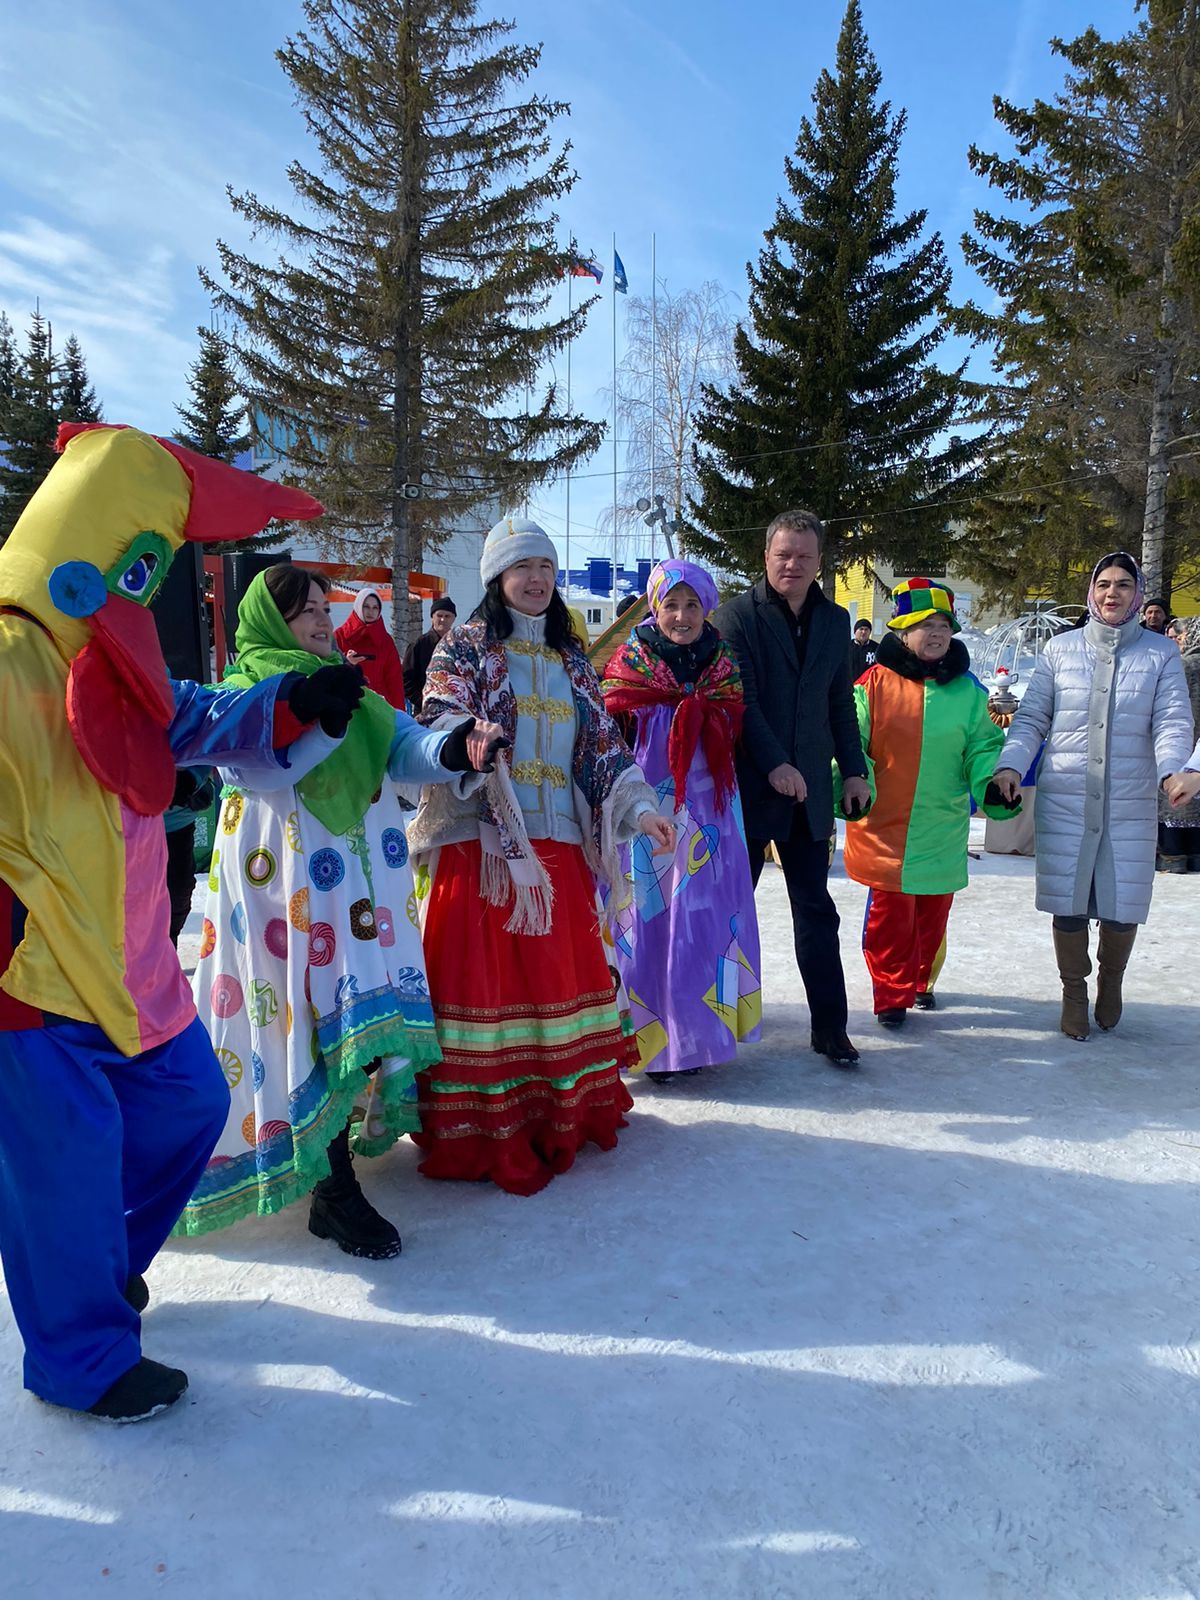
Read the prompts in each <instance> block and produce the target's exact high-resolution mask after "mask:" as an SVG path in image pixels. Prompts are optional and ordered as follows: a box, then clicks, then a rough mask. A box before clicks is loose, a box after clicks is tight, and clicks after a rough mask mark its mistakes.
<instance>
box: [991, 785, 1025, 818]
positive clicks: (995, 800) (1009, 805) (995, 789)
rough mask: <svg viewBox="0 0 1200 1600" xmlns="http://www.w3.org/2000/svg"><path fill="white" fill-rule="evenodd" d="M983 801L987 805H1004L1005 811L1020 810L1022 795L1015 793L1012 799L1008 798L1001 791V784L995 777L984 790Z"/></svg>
mask: <svg viewBox="0 0 1200 1600" xmlns="http://www.w3.org/2000/svg"><path fill="white" fill-rule="evenodd" d="M983 803H984V805H985V806H1003V807H1004V809H1005V811H1019V810H1020V809H1021V796H1020V795H1019V794H1018V795H1014V796H1013V798H1012V799H1011V800H1006V799H1005V798H1004V796H1003V795H1002V794H1001V793H1000V785H999V784H998V783H997V782H996V781H995V779H993V780H992V782H991V783H989V784H988V786H987V788H986V789H985V790H984V791H983Z"/></svg>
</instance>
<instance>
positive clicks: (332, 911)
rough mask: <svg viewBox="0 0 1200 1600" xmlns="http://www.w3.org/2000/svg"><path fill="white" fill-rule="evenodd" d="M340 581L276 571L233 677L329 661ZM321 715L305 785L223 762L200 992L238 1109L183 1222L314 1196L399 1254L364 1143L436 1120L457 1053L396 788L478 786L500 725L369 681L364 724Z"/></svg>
mask: <svg viewBox="0 0 1200 1600" xmlns="http://www.w3.org/2000/svg"><path fill="white" fill-rule="evenodd" d="M328 589H329V584H328V581H327V580H326V579H325V578H324V577H322V576H320V575H319V574H316V573H311V572H307V571H305V570H304V569H303V568H301V567H294V566H291V565H290V564H283V565H280V566H275V567H271V568H270V569H269V570H268V571H266V572H264V573H260V574H259V575H258V576H257V577H256V578H255V579H254V581H253V582H252V583H251V585H250V587H249V589H248V590H247V592H246V596H245V598H244V600H243V601H242V603H241V605H240V606H239V608H238V629H237V662H236V665H235V666H234V667H233V668H232V669H231V671H230V672H229V673H228V674H227V676H226V680H225V681H226V682H227V683H229V684H232V685H234V686H241V685H245V684H251V683H258V682H259V681H260V680H261V679H263V678H266V677H271V676H273V675H274V674H276V673H280V672H299V673H303V674H304V675H305V676H311V675H312V674H313V673H314V672H316V671H317V669H318V668H319V667H322V666H327V665H328V664H329V661H330V657H331V656H333V655H334V645H333V625H332V622H331V619H330V615H329V600H328ZM321 726H322V729H323V734H322V737H324V738H325V739H326V741H327V743H328V753H327V754H326V755H325V757H324V759H323V760H321V762H320V764H319V765H317V766H316V767H314V768H313V770H312V771H311V772H309V773H308V775H307V776H305V777H302V778H300V779H299V780H298V781H294V782H292V781H289V774H288V773H286V772H282V773H281V774H280V775H279V777H280V785H281V786H280V787H277V788H273V789H270V790H269V791H268V790H265V789H264V786H263V783H262V782H261V781H260V780H258V779H255V780H254V781H253V782H251V781H249V780H246V779H244V778H243V775H242V774H240V773H238V772H237V771H234V770H223V771H222V777H223V779H224V780H225V785H226V787H225V790H224V800H223V804H222V807H221V820H220V825H219V827H218V830H217V848H216V851H215V852H214V854H213V865H212V872H211V875H210V877H209V896H208V903H207V905H206V907H205V912H206V915H205V918H204V928H203V936H202V943H201V948H200V961H199V964H198V966H197V968H196V976H195V980H194V990H195V996H196V1005H197V1009H198V1011H199V1013H200V1016H201V1019H202V1020H203V1021H204V1023H205V1024H206V1025H207V1027H208V1029H209V1031H210V1033H211V1034H212V1038H213V1044H214V1046H215V1047H216V1051H217V1056H218V1059H219V1060H220V1061H221V1062H222V1064H223V1066H224V1068H225V1076H226V1078H227V1080H228V1082H229V1086H230V1091H231V1094H232V1109H231V1111H230V1116H229V1121H228V1122H227V1124H226V1127H225V1131H224V1133H223V1134H222V1136H221V1139H220V1141H219V1143H218V1144H217V1148H216V1151H215V1153H214V1155H213V1158H212V1161H211V1162H210V1163H209V1166H208V1168H207V1170H206V1172H205V1174H204V1177H203V1178H202V1179H201V1182H200V1184H199V1186H198V1187H197V1189H196V1192H195V1194H194V1195H193V1197H192V1199H191V1201H190V1203H189V1205H188V1207H187V1210H186V1211H185V1212H184V1215H183V1217H182V1219H181V1221H180V1224H179V1230H178V1231H179V1232H181V1233H186V1234H200V1233H206V1232H208V1231H210V1230H211V1229H214V1228H222V1227H225V1226H227V1225H228V1224H229V1223H231V1222H235V1221H237V1219H238V1218H240V1217H243V1216H246V1215H249V1214H252V1213H255V1212H257V1213H258V1214H260V1215H263V1214H266V1213H269V1212H274V1211H278V1210H280V1209H281V1208H282V1207H284V1206H286V1205H288V1204H289V1203H290V1202H291V1201H293V1200H295V1199H297V1198H298V1197H299V1196H300V1195H302V1194H305V1193H307V1192H308V1191H309V1190H312V1193H313V1199H312V1209H311V1213H310V1216H309V1228H310V1229H311V1231H312V1232H313V1233H315V1234H316V1235H317V1236H318V1237H320V1238H332V1239H334V1240H335V1241H336V1243H337V1244H338V1245H339V1246H340V1247H341V1248H342V1249H343V1250H345V1251H347V1252H348V1253H349V1254H351V1255H358V1256H368V1257H370V1258H372V1259H374V1260H381V1259H384V1258H386V1257H389V1256H394V1255H397V1254H399V1251H400V1235H399V1234H398V1233H397V1231H396V1229H395V1228H394V1227H393V1226H392V1224H391V1223H390V1222H388V1221H387V1220H386V1219H385V1218H383V1217H381V1216H380V1215H379V1213H378V1212H377V1211H376V1210H375V1209H374V1207H373V1206H371V1204H370V1203H369V1202H368V1200H367V1199H366V1197H365V1196H364V1195H363V1193H362V1190H361V1189H360V1188H359V1186H358V1182H357V1180H356V1178H355V1176H354V1173H353V1170H352V1167H351V1161H350V1151H351V1148H353V1149H354V1150H355V1151H356V1153H358V1154H360V1155H378V1154H380V1153H382V1152H383V1151H384V1150H386V1149H388V1148H389V1147H390V1146H391V1145H392V1144H393V1143H395V1141H396V1140H397V1139H398V1138H399V1137H400V1136H401V1135H402V1134H404V1133H407V1132H412V1131H414V1130H415V1129H416V1128H417V1127H418V1125H419V1124H418V1120H417V1116H416V1105H415V1100H414V1098H413V1082H414V1078H415V1076H416V1073H417V1071H418V1070H419V1069H421V1068H425V1067H429V1066H431V1065H433V1064H434V1063H435V1062H437V1061H438V1060H439V1059H440V1052H439V1050H438V1045H437V1035H436V1033H435V1031H434V1024H433V1013H432V1010H431V1008H430V1003H429V990H428V986H427V984H426V980H425V965H424V958H423V956H422V952H421V937H420V933H419V931H418V925H417V905H416V896H415V894H414V891H413V880H412V872H411V870H410V868H409V864H408V842H407V839H406V837H405V830H404V820H403V815H402V812H401V807H400V800H399V797H398V796H397V793H396V784H397V783H400V782H403V783H405V784H412V785H422V784H430V783H450V782H453V783H455V784H456V785H457V787H458V790H459V792H460V793H461V794H464V795H465V794H467V793H469V792H470V791H471V790H472V789H473V788H475V787H476V785H477V784H478V783H480V782H481V781H482V779H480V778H477V777H475V776H474V771H476V770H478V771H484V770H487V763H488V761H489V758H490V753H491V746H492V744H493V742H494V741H495V740H496V739H497V738H499V737H501V732H500V729H499V728H495V727H493V726H492V725H490V724H487V723H479V724H476V725H474V726H472V727H471V728H464V729H461V730H460V729H456V730H455V731H454V732H453V733H452V734H450V735H446V734H444V733H430V732H427V731H426V730H425V729H424V728H422V727H420V726H419V725H418V724H417V723H416V722H414V721H413V719H412V718H411V717H409V716H407V715H406V714H405V713H404V712H402V711H395V710H393V708H392V707H391V706H389V705H388V704H387V702H386V701H385V700H382V699H381V698H380V697H379V696H378V695H376V694H373V693H372V692H371V691H369V690H368V691H367V692H366V693H365V694H364V696H363V699H362V703H361V704H360V705H359V707H358V709H357V710H355V711H354V712H353V714H352V715H351V716H350V717H349V719H348V720H347V717H346V714H345V712H344V711H343V712H342V713H341V714H340V716H339V714H338V713H337V712H336V711H334V712H333V713H332V715H331V716H326V717H325V718H323V719H322V724H321ZM311 737H312V735H310V738H311ZM389 780H390V781H389ZM368 1074H370V1076H369V1077H368ZM314 1185H315V1187H314Z"/></svg>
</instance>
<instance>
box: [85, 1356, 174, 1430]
mask: <svg viewBox="0 0 1200 1600" xmlns="http://www.w3.org/2000/svg"><path fill="white" fill-rule="evenodd" d="M187 1386H188V1381H187V1373H186V1372H180V1371H179V1369H178V1367H164V1366H163V1364H162V1362H161V1361H150V1360H149V1359H148V1358H147V1357H146V1356H143V1357H142V1359H141V1360H140V1361H139V1362H138V1364H137V1366H136V1367H130V1369H129V1371H128V1372H127V1373H126V1374H125V1375H124V1377H121V1378H118V1379H117V1381H116V1383H114V1384H113V1385H112V1386H111V1387H110V1388H108V1389H106V1390H105V1391H104V1393H103V1394H102V1395H101V1396H100V1398H99V1400H97V1401H96V1404H95V1405H94V1406H89V1407H88V1412H87V1414H88V1416H89V1417H99V1418H101V1420H102V1421H104V1422H145V1420H146V1419H147V1417H155V1416H157V1415H158V1413H159V1412H160V1411H165V1410H166V1409H167V1407H168V1406H173V1405H174V1404H175V1402H176V1400H178V1399H179V1397H180V1396H181V1395H182V1394H184V1393H185V1392H186V1390H187Z"/></svg>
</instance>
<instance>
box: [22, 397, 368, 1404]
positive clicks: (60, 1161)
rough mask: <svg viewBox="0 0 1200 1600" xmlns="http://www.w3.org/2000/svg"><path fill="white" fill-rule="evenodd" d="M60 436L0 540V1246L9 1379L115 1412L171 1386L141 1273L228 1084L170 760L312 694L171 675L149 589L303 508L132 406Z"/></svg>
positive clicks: (282, 683) (273, 764)
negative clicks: (183, 864)
mask: <svg viewBox="0 0 1200 1600" xmlns="http://www.w3.org/2000/svg"><path fill="white" fill-rule="evenodd" d="M59 449H60V450H61V451H62V452H63V454H62V456H61V459H60V460H59V461H58V462H56V464H55V466H54V467H53V469H52V470H51V472H50V473H49V475H48V476H47V478H46V479H45V481H44V483H43V484H42V485H41V487H40V488H39V489H38V491H37V493H36V494H35V495H34V497H33V499H32V500H31V501H30V502H29V505H28V507H27V508H26V510H25V511H24V513H23V514H22V516H21V518H20V519H19V521H18V522H17V524H16V527H15V528H14V529H13V532H12V533H11V534H10V536H9V538H8V540H7V542H6V543H5V544H4V546H3V548H0V1254H2V1256H3V1262H4V1273H5V1279H6V1282H7V1286H8V1293H9V1297H10V1299H11V1302H12V1308H13V1315H14V1318H15V1320H16V1323H17V1326H18V1328H19V1329H20V1331H21V1334H22V1337H23V1338H24V1341H25V1352H26V1354H25V1384H26V1387H27V1388H29V1389H31V1390H32V1391H33V1393H34V1394H36V1395H38V1396H39V1397H40V1398H42V1399H43V1400H47V1401H51V1402H53V1403H55V1404H57V1405H62V1406H66V1407H69V1408H71V1409H74V1410H80V1411H91V1412H93V1413H94V1414H95V1415H97V1416H102V1417H107V1418H111V1419H113V1420H119V1421H132V1420H136V1419H138V1418H140V1417H143V1416H148V1415H152V1414H153V1413H154V1412H155V1411H158V1410H162V1409H164V1407H165V1406H167V1405H169V1404H171V1402H172V1401H173V1400H175V1399H178V1397H179V1395H180V1394H181V1393H182V1392H183V1390H184V1388H186V1384H187V1380H186V1378H185V1376H184V1374H183V1373H181V1372H178V1371H175V1370H174V1369H172V1368H170V1367H163V1366H161V1365H159V1364H158V1363H157V1362H153V1361H148V1360H146V1359H145V1358H143V1357H142V1356H141V1344H140V1327H141V1324H140V1317H139V1312H140V1310H141V1308H142V1306H143V1305H144V1304H145V1299H146V1289H145V1284H144V1283H143V1281H142V1279H141V1274H142V1273H143V1272H144V1271H145V1269H146V1267H147V1266H148V1265H149V1263H150V1261H151V1260H152V1259H153V1258H154V1256H155V1254H156V1253H157V1251H158V1249H159V1247H160V1245H161V1244H162V1242H163V1241H164V1239H165V1238H166V1237H167V1234H168V1233H169V1232H170V1230H171V1227H172V1225H173V1224H174V1222H175V1220H176V1218H177V1217H178V1215H179V1213H180V1211H181V1210H182V1208H183V1205H184V1202H185V1201H186V1200H187V1198H188V1195H189V1194H190V1193H191V1190H192V1187H193V1185H194V1183H195V1181H196V1178H197V1177H198V1175H199V1174H200V1172H201V1171H202V1170H203V1168H204V1165H205V1162H206V1161H207V1159H208V1155H209V1153H210V1151H211V1149H212V1146H213V1142H214V1141H215V1139H216V1137H217V1135H218V1133H219V1131H220V1129H221V1126H222V1124H223V1121H224V1118H225V1110H226V1106H227V1104H228V1091H227V1089H226V1085H225V1081H224V1078H223V1076H222V1073H221V1069H220V1067H219V1066H218V1064H217V1061H216V1058H215V1057H214V1055H213V1051H212V1046H211V1044H210V1043H209V1040H208V1036H207V1035H206V1033H205V1032H204V1029H203V1028H202V1027H201V1025H200V1023H199V1022H198V1021H197V1020H196V1015H195V1009H194V1007H193V1004H192V1000H191V994H190V991H189V989H188V986H187V984H186V982H185V981H184V977H183V974H182V972H181V971H180V968H179V963H178V960H177V959H176V958H175V956H174V953H173V950H172V946H171V943H170V938H169V927H168V922H169V909H168V903H167V899H166V887H165V851H166V842H165V834H164V829H163V824H162V812H163V811H164V810H165V809H166V807H167V806H168V805H169V804H170V801H171V795H172V790H173V787H174V781H175V767H176V764H179V765H181V766H182V765H188V764H195V763H198V762H199V763H204V764H209V763H215V762H217V761H218V760H220V761H230V762H234V763H236V764H237V765H239V766H244V765H245V764H246V763H247V762H249V763H250V764H251V766H252V767H253V766H255V765H257V766H258V768H259V769H260V770H261V769H262V768H264V767H269V768H271V769H273V770H278V768H279V767H280V766H289V765H291V764H293V763H292V762H291V760H290V754H295V752H296V751H297V750H298V749H299V748H300V743H302V741H303V740H304V739H305V738H309V737H310V735H308V734H305V733H303V731H302V730H303V727H304V724H305V723H306V722H307V721H308V720H311V711H312V707H313V704H314V702H313V698H312V695H311V691H310V690H305V691H303V692H302V693H300V694H298V695H297V694H295V693H293V691H294V690H295V689H296V685H295V684H291V683H289V682H288V680H284V679H280V678H275V679H271V680H268V681H266V682H264V683H260V684H258V685H256V686H255V687H254V688H253V689H251V690H247V691H244V692H239V691H232V690H221V689H212V688H208V687H204V686H201V685H199V684H184V683H176V682H172V681H171V680H170V679H169V678H168V676H167V671H166V666H165V664H164V662H163V658H162V653H161V651H160V649H159V645H158V639H157V636H156V633H155V629H154V624H153V620H152V618H151V617H150V614H149V611H148V610H147V607H148V605H149V603H150V601H151V600H152V599H153V597H154V595H155V593H156V592H157V590H158V588H159V587H160V585H161V583H162V580H163V578H164V577H165V575H166V572H167V568H168V567H169V565H170V563H171V559H172V557H173V556H174V554H175V552H176V551H177V550H179V549H181V548H182V546H183V544H184V543H185V541H188V540H199V541H204V540H215V539H236V538H246V537H249V536H250V535H252V534H254V533H257V532H259V531H261V529H263V528H264V527H265V526H266V525H267V523H268V522H269V521H271V520H272V519H273V518H287V519H303V518H307V517H313V516H317V515H319V514H320V512H321V509H322V508H321V506H320V505H319V504H318V503H317V501H315V500H313V499H312V498H311V497H310V496H309V495H306V494H304V493H302V492H301V491H299V490H296V489H289V488H285V487H284V486H282V485H280V484H275V483H271V482H268V481H267V480H265V479H262V478H258V477H255V476H253V475H252V474H250V473H246V472H240V471H238V470H237V469H236V468H233V467H229V466H226V465H225V463H223V462H217V461H212V460H210V459H208V458H206V457H203V456H198V455H195V454H193V453H192V452H190V451H188V450H185V449H183V448H182V447H181V446H178V445H176V444H174V443H172V442H171V441H169V440H156V439H154V438H151V437H150V436H149V435H148V434H145V433H140V432H137V431H136V430H134V429H132V428H128V429H127V428H114V427H107V426H105V425H102V424H101V425H96V424H88V425H78V424H70V425H67V426H65V427H64V428H63V429H62V430H60V435H59ZM332 670H334V671H336V672H341V673H345V672H347V671H348V670H349V669H347V668H341V667H340V668H335V669H332ZM308 681H309V683H310V684H311V680H308ZM359 692H361V691H359ZM313 732H314V733H317V730H313ZM323 737H324V736H323V735H319V734H318V738H323ZM292 741H298V742H297V743H295V744H293V742H292ZM276 746H280V747H281V748H280V749H278V750H277V749H276V748H275V747H276ZM288 747H290V753H289V749H288ZM328 748H329V746H328V744H326V745H325V746H324V749H325V750H327V749H328Z"/></svg>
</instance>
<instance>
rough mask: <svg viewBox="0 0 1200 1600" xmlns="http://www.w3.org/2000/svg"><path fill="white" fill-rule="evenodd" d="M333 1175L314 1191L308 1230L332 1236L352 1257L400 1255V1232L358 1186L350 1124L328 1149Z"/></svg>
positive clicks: (322, 1236)
mask: <svg viewBox="0 0 1200 1600" xmlns="http://www.w3.org/2000/svg"><path fill="white" fill-rule="evenodd" d="M326 1153H327V1155H328V1156H329V1176H328V1177H327V1178H322V1179H321V1181H320V1183H319V1184H317V1186H316V1188H315V1189H314V1190H313V1193H312V1208H311V1209H310V1211H309V1213H308V1231H309V1233H315V1234H316V1236H317V1238H318V1239H332V1240H333V1241H334V1243H335V1244H336V1245H337V1247H338V1249H339V1250H344V1251H345V1252H346V1254H347V1255H348V1256H365V1257H366V1258H367V1260H368V1261H388V1260H390V1259H391V1257H392V1256H398V1255H399V1254H400V1249H401V1245H400V1235H399V1233H397V1231H396V1229H395V1228H394V1227H393V1226H392V1224H391V1223H390V1222H389V1221H388V1220H387V1218H386V1217H381V1216H380V1215H379V1213H378V1211H376V1209H375V1207H374V1206H373V1205H372V1204H371V1202H370V1201H369V1200H368V1199H367V1197H366V1195H365V1194H364V1193H363V1192H362V1190H361V1189H360V1188H359V1186H358V1179H357V1178H356V1177H355V1176H354V1167H353V1165H352V1164H351V1157H350V1125H349V1123H347V1124H346V1126H345V1127H344V1128H343V1129H342V1131H341V1133H339V1134H338V1136H337V1138H336V1139H335V1140H334V1141H333V1143H332V1144H331V1145H330V1146H329V1149H328V1151H327V1152H326Z"/></svg>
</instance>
